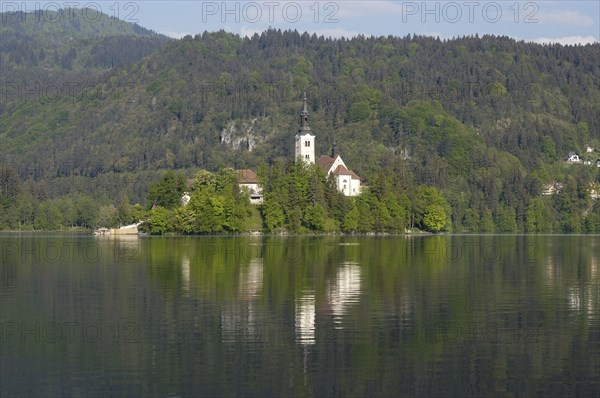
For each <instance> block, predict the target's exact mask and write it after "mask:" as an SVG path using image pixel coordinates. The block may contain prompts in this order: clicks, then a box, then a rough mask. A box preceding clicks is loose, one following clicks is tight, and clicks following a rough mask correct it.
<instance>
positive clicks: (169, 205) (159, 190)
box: [148, 170, 186, 209]
mask: <svg viewBox="0 0 600 398" xmlns="http://www.w3.org/2000/svg"><path fill="white" fill-rule="evenodd" d="M185 184H186V183H185V177H184V175H183V174H175V173H174V172H173V171H170V170H169V171H167V172H166V173H165V175H164V177H163V178H162V179H161V180H160V181H159V182H157V183H156V184H154V185H152V186H151V187H150V189H149V190H148V205H149V206H161V207H164V208H166V209H173V208H175V207H177V206H179V205H180V204H181V196H182V195H183V192H184V191H185V189H186V185H185Z"/></svg>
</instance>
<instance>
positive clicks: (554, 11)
mask: <svg viewBox="0 0 600 398" xmlns="http://www.w3.org/2000/svg"><path fill="white" fill-rule="evenodd" d="M83 7H87V8H91V9H95V10H99V11H101V12H103V13H105V14H108V15H114V16H117V17H119V18H120V19H122V20H125V21H129V22H136V23H138V24H139V25H141V26H143V27H145V28H148V29H152V30H154V31H156V32H159V33H163V34H166V35H168V36H171V37H174V38H181V37H183V36H185V35H188V34H189V35H196V34H199V33H200V34H201V33H202V32H204V31H216V30H221V29H223V30H226V31H229V32H233V33H237V34H240V35H243V36H250V35H253V34H254V33H260V32H262V31H264V30H266V29H268V28H269V27H271V28H275V29H282V30H283V29H295V30H297V31H299V32H305V31H307V32H309V33H311V34H312V33H316V34H317V35H323V36H328V37H335V38H338V37H348V38H350V37H353V36H356V35H359V34H362V35H365V36H382V35H384V36H387V35H393V36H400V37H403V36H406V35H408V34H418V35H427V36H433V37H439V38H440V39H451V38H453V37H458V36H466V35H475V34H478V35H480V36H481V35H484V34H494V35H503V36H510V37H513V38H515V39H517V40H525V41H532V42H538V43H555V42H556V43H561V44H587V43H594V42H598V41H599V40H600V1H597V0H589V1H588V0H574V1H516V0H508V1H502V0H499V1H475V0H473V1H471V0H465V1H396V0H342V1H327V0H307V1H302V0H297V1H287V0H286V1H277V0H264V1H262V0H259V1H246V0H244V1H220V0H216V1H199V0H187V1H166V0H145V1H64V2H61V1H52V2H49V1H37V2H22V1H2V2H1V8H2V11H3V12H10V11H14V10H22V11H33V10H34V9H43V10H46V9H47V10H56V9H57V8H83Z"/></svg>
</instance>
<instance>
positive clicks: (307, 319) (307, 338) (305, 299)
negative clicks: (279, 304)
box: [296, 293, 315, 345]
mask: <svg viewBox="0 0 600 398" xmlns="http://www.w3.org/2000/svg"><path fill="white" fill-rule="evenodd" d="M296 341H297V342H298V343H300V344H302V345H311V344H315V295H314V294H313V293H307V294H304V295H302V296H300V297H299V298H298V299H296Z"/></svg>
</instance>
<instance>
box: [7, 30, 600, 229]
mask: <svg viewBox="0 0 600 398" xmlns="http://www.w3.org/2000/svg"><path fill="white" fill-rule="evenodd" d="M3 29H5V28H4V27H3ZM97 36H102V35H97ZM29 37H31V38H32V39H31V41H32V43H36V42H37V40H41V39H37V37H39V35H36V34H29ZM123 37H127V39H124V38H123ZM119 40H124V42H123V43H130V44H131V43H138V44H140V43H143V41H139V40H150V41H149V42H148V43H152V45H151V46H149V47H146V50H144V51H140V52H139V53H138V55H136V57H138V58H137V59H135V60H134V59H124V60H122V61H120V62H117V64H115V63H114V59H119V57H120V55H119V54H120V51H121V50H120V49H121V48H122V45H121V44H119V43H121V42H120V41H119ZM3 42H4V40H3ZM78 43H83V44H80V45H67V44H65V45H62V47H60V48H61V49H62V50H60V51H59V53H60V54H63V55H64V54H67V53H71V58H72V59H73V60H77V62H74V63H72V64H71V65H68V62H67V63H66V64H63V63H62V62H51V64H52V65H53V66H52V68H54V69H53V71H55V72H56V73H53V74H49V75H48V76H57V75H60V74H64V75H65V76H67V75H69V73H72V71H73V70H86V69H85V68H84V69H78V68H79V67H82V65H94V67H95V68H96V69H94V70H95V71H96V72H90V73H91V75H90V74H88V75H87V77H86V78H85V79H89V77H90V76H92V77H93V79H95V83H94V84H93V85H82V89H81V90H79V91H76V92H73V93H69V95H66V94H64V93H63V94H61V95H47V96H44V95H39V96H37V97H36V98H29V97H27V96H24V97H25V98H23V96H21V98H18V97H17V95H16V94H11V93H10V92H9V93H6V90H5V93H4V94H3V95H4V96H7V95H8V96H9V98H8V101H6V103H7V104H8V105H6V106H3V108H2V113H1V116H0V140H1V141H0V142H1V143H2V149H1V151H2V158H1V160H2V164H3V170H4V176H5V177H4V180H6V181H14V183H4V185H3V186H4V188H3V191H2V192H3V196H4V198H5V200H4V202H5V206H4V210H3V211H4V213H3V214H4V215H3V219H2V220H0V223H2V226H3V227H4V228H17V227H19V226H32V225H34V224H35V219H36V214H37V213H36V207H37V206H39V205H40V203H48V206H50V207H51V208H52V207H53V208H55V210H56V211H55V213H56V214H59V213H61V212H62V211H61V210H60V209H61V206H63V208H64V207H65V206H66V205H65V204H64V203H63V202H64V201H66V200H67V199H68V200H71V201H72V202H73V203H80V202H81V200H79V199H77V198H80V197H81V196H84V197H86V198H88V199H89V202H90V203H89V207H90V209H89V211H90V216H89V217H88V218H87V219H86V221H85V222H82V221H81V220H79V221H71V222H70V224H66V225H86V226H91V225H96V224H97V223H98V222H99V221H98V220H99V218H98V217H99V214H100V213H99V212H100V208H103V209H104V211H105V212H106V211H107V210H106V209H107V208H114V209H116V208H118V206H120V205H121V206H125V205H126V204H133V203H140V204H141V207H142V208H145V207H146V205H147V203H146V192H147V189H148V186H149V185H150V184H152V183H154V182H156V181H157V180H158V179H159V178H160V175H161V174H163V173H164V170H178V171H180V172H182V173H184V174H185V175H186V176H187V177H188V178H191V177H192V176H193V175H195V174H196V172H197V171H198V170H199V169H208V170H211V171H217V170H219V169H221V168H224V167H233V168H252V169H257V168H258V167H259V166H260V165H261V164H264V165H267V169H268V165H273V164H281V162H285V161H290V160H292V159H291V158H292V153H293V137H294V134H295V132H296V129H297V125H296V122H297V114H298V112H299V110H300V108H301V98H302V95H301V94H302V92H303V91H306V92H307V95H308V98H309V103H310V105H311V109H310V112H311V126H312V128H313V132H314V134H315V135H316V136H317V151H316V152H317V154H322V153H328V152H329V151H330V149H331V144H332V142H333V139H334V137H335V138H336V141H337V144H338V150H339V152H340V154H341V155H342V156H343V157H344V160H345V162H346V163H347V164H349V165H350V166H351V167H352V169H353V170H354V171H355V172H356V173H357V174H358V175H360V176H361V177H363V178H365V183H366V184H367V185H370V186H371V188H372V189H371V193H372V194H374V195H375V196H377V195H379V196H377V198H378V199H377V200H378V201H383V202H386V203H388V205H389V202H390V201H393V200H395V199H397V200H400V198H406V199H408V200H409V201H411V200H412V201H411V203H412V205H411V204H406V203H405V205H406V206H404V205H403V206H404V208H405V211H404V213H406V219H403V221H402V226H406V224H407V223H408V222H409V221H408V220H409V219H410V218H411V213H415V209H414V206H413V205H414V203H416V202H415V200H416V197H415V195H417V194H416V192H417V191H419V189H420V190H423V189H425V187H433V188H435V189H436V190H438V191H439V192H441V193H442V195H443V197H444V198H445V200H446V201H447V203H448V204H449V210H448V212H449V215H450V220H451V222H450V224H449V225H448V226H447V229H450V230H454V231H479V230H486V231H525V230H527V231H537V230H540V231H542V230H543V231H596V232H598V231H600V216H599V214H600V210H599V204H598V202H599V201H598V200H594V199H592V196H591V191H592V190H593V185H590V184H593V183H594V181H596V182H598V181H600V177H599V175H600V173H599V171H600V169H599V168H597V167H595V161H596V159H597V158H598V157H600V152H599V151H600V118H599V115H600V45H598V44H596V45H587V46H576V47H569V46H568V47H565V46H561V45H553V46H542V45H537V44H531V43H523V42H516V41H515V40H513V39H509V38H506V37H490V36H484V37H465V38H458V39H453V40H448V41H441V40H438V39H434V38H429V37H413V36H406V37H403V38H398V37H378V38H366V37H357V38H355V39H352V40H347V39H339V40H332V39H326V38H323V37H317V36H315V35H312V36H311V35H309V34H307V33H305V34H300V33H297V32H294V31H285V32H281V31H277V30H269V31H267V32H264V33H262V34H261V35H258V34H257V35H254V36H253V37H251V38H241V37H239V36H235V35H232V34H229V33H225V32H215V33H204V34H202V35H198V36H196V37H194V38H192V37H190V36H188V37H185V38H183V39H182V40H178V41H171V42H169V43H167V44H164V39H161V38H158V37H155V38H153V36H152V35H150V36H149V37H147V38H145V37H135V36H118V37H116V36H110V37H106V38H101V37H100V38H89V37H87V38H84V39H81V40H80V41H79V42H78ZM131 45H133V44H131ZM30 46H31V48H36V49H37V48H38V47H36V45H35V44H31V45H30ZM65 46H67V47H68V51H67V52H65V50H66V48H67V47H65ZM152 46H156V49H155V50H154V51H153V52H151V53H149V54H148V55H147V56H144V55H145V51H150V49H151V48H152ZM94 49H101V50H94ZM1 50H2V51H0V53H1V54H2V58H1V59H0V61H2V65H3V67H4V65H10V68H11V69H10V70H11V71H12V72H11V73H15V74H16V75H18V76H19V78H20V79H22V81H30V80H29V79H31V77H30V76H29V77H28V76H27V75H26V72H24V71H23V70H19V68H18V67H17V65H19V63H18V62H17V60H18V59H19V57H18V56H17V55H16V54H17V52H21V51H22V50H21V49H20V48H19V49H17V48H7V47H2V49H1ZM44 51H45V52H46V53H47V51H46V50H44ZM57 51H58V50H57ZM36 52H37V53H39V51H38V50H35V51H33V54H36ZM130 53H131V52H130V51H125V52H124V53H123V54H130ZM142 56H143V58H142ZM23 57H24V56H21V59H24V58H23ZM46 57H48V54H47V55H46ZM123 57H125V56H124V55H123ZM25 58H27V57H25ZM34 58H35V57H34ZM38 58H39V57H38ZM51 58H52V57H51ZM60 58H61V57H60V56H59V57H58V59H60ZM134 58H135V57H134ZM27 59H29V58H27ZM53 59H54V58H53ZM21 62H24V61H21ZM27 62H32V61H27ZM38 62H39V61H38ZM44 62H50V61H44ZM77 65H78V66H77ZM69 66H70V68H69ZM82 73H83V72H82ZM12 76H15V75H14V74H13V75H12ZM69 76H70V77H74V76H78V75H77V74H72V75H69ZM81 78H82V79H84V78H83V77H81ZM4 82H6V80H5V81H4ZM4 82H3V84H4ZM5 87H6V86H5ZM588 146H589V147H591V148H594V149H595V151H593V152H589V153H588V152H587V147H588ZM570 152H577V153H579V154H580V155H582V156H583V157H584V160H589V161H590V162H591V164H590V165H584V164H567V163H566V162H564V161H563V158H564V157H565V156H566V155H567V154H568V153H570ZM278 167H279V166H278ZM552 181H557V182H560V183H561V184H562V187H563V188H562V190H561V191H560V193H558V194H556V195H547V196H543V195H541V192H542V187H543V185H544V184H547V183H550V182H552ZM419 187H421V188H419ZM13 188H14V189H13ZM377 190H379V191H377ZM384 191H385V192H384ZM388 191H390V192H391V193H390V194H389V195H388ZM8 197H11V198H14V197H19V198H20V200H18V201H17V203H18V204H15V202H14V201H12V200H6V198H8ZM92 198H93V199H92ZM383 198H387V199H385V201H384V200H383ZM393 198H395V199H393ZM86 200H87V199H86ZM362 200H365V199H362ZM20 203H28V205H27V206H28V207H27V208H26V209H25V210H23V209H21V208H19V206H21V205H20ZM111 206H112V207H111ZM348 206H349V207H348V209H352V204H348ZM386 206H387V205H386ZM389 206H391V205H389ZM66 207H68V206H66ZM324 207H325V210H326V212H327V211H329V210H331V209H328V208H327V206H326V205H324ZM388 210H389V209H388ZM46 214H47V212H46ZM325 216H326V217H328V218H330V219H334V218H335V219H336V220H337V222H338V227H339V228H340V229H341V226H342V224H343V218H340V217H341V216H339V215H338V217H337V218H336V217H333V215H332V214H326V215H325ZM537 219H540V220H549V222H548V223H545V222H543V223H541V221H535V220H537ZM284 224H285V223H284ZM60 225H65V223H64V222H62V221H60V222H57V223H56V226H60ZM40 226H41V224H40ZM309 229H310V228H309ZM332 229H334V230H335V226H333V227H332ZM391 229H393V230H397V229H399V228H387V227H385V225H383V226H382V227H381V228H378V230H391Z"/></svg>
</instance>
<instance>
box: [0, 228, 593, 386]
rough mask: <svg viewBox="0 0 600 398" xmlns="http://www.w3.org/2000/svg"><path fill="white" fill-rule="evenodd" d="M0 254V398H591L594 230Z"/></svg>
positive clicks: (29, 248)
mask: <svg viewBox="0 0 600 398" xmlns="http://www.w3.org/2000/svg"><path fill="white" fill-rule="evenodd" d="M0 245H1V246H0V250H1V251H0V259H1V261H0V289H1V290H0V332H1V335H0V339H1V345H0V355H1V356H0V360H1V369H0V371H1V377H0V395H2V396H11V397H12V396H17V397H18V396H23V397H169V398H174V397H203V396H210V397H212V396H214V397H237V396H256V397H269V396H278V397H279V396H298V397H305V396H306V397H311V396H314V397H338V396H339V397H351V396H369V397H377V396H382V397H432V396H440V397H451V396H460V397H463V396H477V397H487V396H489V397H496V396H508V397H518V396H556V397H563V396H581V397H598V396H600V306H599V301H600V287H599V286H600V266H599V264H600V236H597V235H596V236H590V235H587V236H586V235H583V236H582V235H578V236H575V235H567V236H556V235H550V236H531V235H442V236H407V237H397V236H396V237H160V238H155V237H139V238H138V237H132V238H121V239H114V238H110V237H103V238H98V237H91V236H74V235H35V234H34V235H16V234H13V235H11V234H4V235H0Z"/></svg>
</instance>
